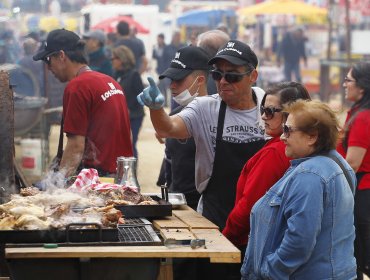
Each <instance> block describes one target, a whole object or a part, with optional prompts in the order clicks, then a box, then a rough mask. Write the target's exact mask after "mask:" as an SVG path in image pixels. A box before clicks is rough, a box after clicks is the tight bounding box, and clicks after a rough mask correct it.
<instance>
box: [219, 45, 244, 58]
mask: <svg viewBox="0 0 370 280" xmlns="http://www.w3.org/2000/svg"><path fill="white" fill-rule="evenodd" d="M232 44H234V43H232ZM226 51H232V52H237V53H238V54H239V55H242V54H243V52H242V51H239V50H237V49H235V48H233V46H232V47H229V44H227V46H226V48H223V49H222V50H219V51H218V52H217V54H216V55H219V54H220V53H222V52H226Z"/></svg>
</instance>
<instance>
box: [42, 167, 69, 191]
mask: <svg viewBox="0 0 370 280" xmlns="http://www.w3.org/2000/svg"><path fill="white" fill-rule="evenodd" d="M64 174H65V171H64V170H61V171H53V170H50V171H48V172H47V173H46V174H45V176H44V177H43V178H42V180H41V181H39V182H37V183H35V187H37V188H38V189H40V190H42V191H45V190H48V189H61V188H65V186H66V182H65V175H64Z"/></svg>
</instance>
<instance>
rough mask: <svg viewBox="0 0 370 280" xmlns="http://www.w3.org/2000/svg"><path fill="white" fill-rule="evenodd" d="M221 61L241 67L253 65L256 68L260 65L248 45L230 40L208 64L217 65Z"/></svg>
mask: <svg viewBox="0 0 370 280" xmlns="http://www.w3.org/2000/svg"><path fill="white" fill-rule="evenodd" d="M219 59H225V60H227V61H229V62H230V63H232V64H234V65H239V66H240V65H246V64H251V65H253V67H254V68H256V67H257V65H258V59H257V56H256V54H255V53H254V51H253V50H252V49H251V48H250V47H249V46H248V45H247V44H244V43H243V42H240V41H238V40H230V41H228V42H227V43H226V44H225V45H223V46H222V47H221V48H219V50H218V52H217V53H216V55H215V56H214V57H213V58H212V59H211V60H210V61H208V64H210V65H212V64H215V63H216V62H217V60H219Z"/></svg>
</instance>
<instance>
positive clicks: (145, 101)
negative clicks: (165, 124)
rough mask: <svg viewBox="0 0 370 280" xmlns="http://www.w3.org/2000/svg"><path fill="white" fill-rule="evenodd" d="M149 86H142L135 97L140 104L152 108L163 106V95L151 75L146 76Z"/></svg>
mask: <svg viewBox="0 0 370 280" xmlns="http://www.w3.org/2000/svg"><path fill="white" fill-rule="evenodd" d="M148 82H149V86H148V87H146V88H144V90H143V92H142V93H140V94H139V95H138V96H137V97H136V99H137V102H139V103H140V104H141V105H143V106H144V105H145V106H148V107H149V108H150V109H152V110H158V109H161V108H162V107H163V106H164V96H163V94H162V93H161V91H160V90H159V88H158V87H157V84H156V83H155V82H154V80H153V78H152V77H148Z"/></svg>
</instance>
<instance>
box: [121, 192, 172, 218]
mask: <svg viewBox="0 0 370 280" xmlns="http://www.w3.org/2000/svg"><path fill="white" fill-rule="evenodd" d="M150 197H151V198H153V199H154V200H155V201H157V202H158V203H159V204H157V205H117V206H114V208H116V209H118V210H120V211H121V212H122V214H123V216H124V218H141V217H143V218H144V217H145V218H154V217H166V216H172V205H171V203H169V202H167V201H165V200H164V199H161V198H160V197H159V196H157V195H150Z"/></svg>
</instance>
